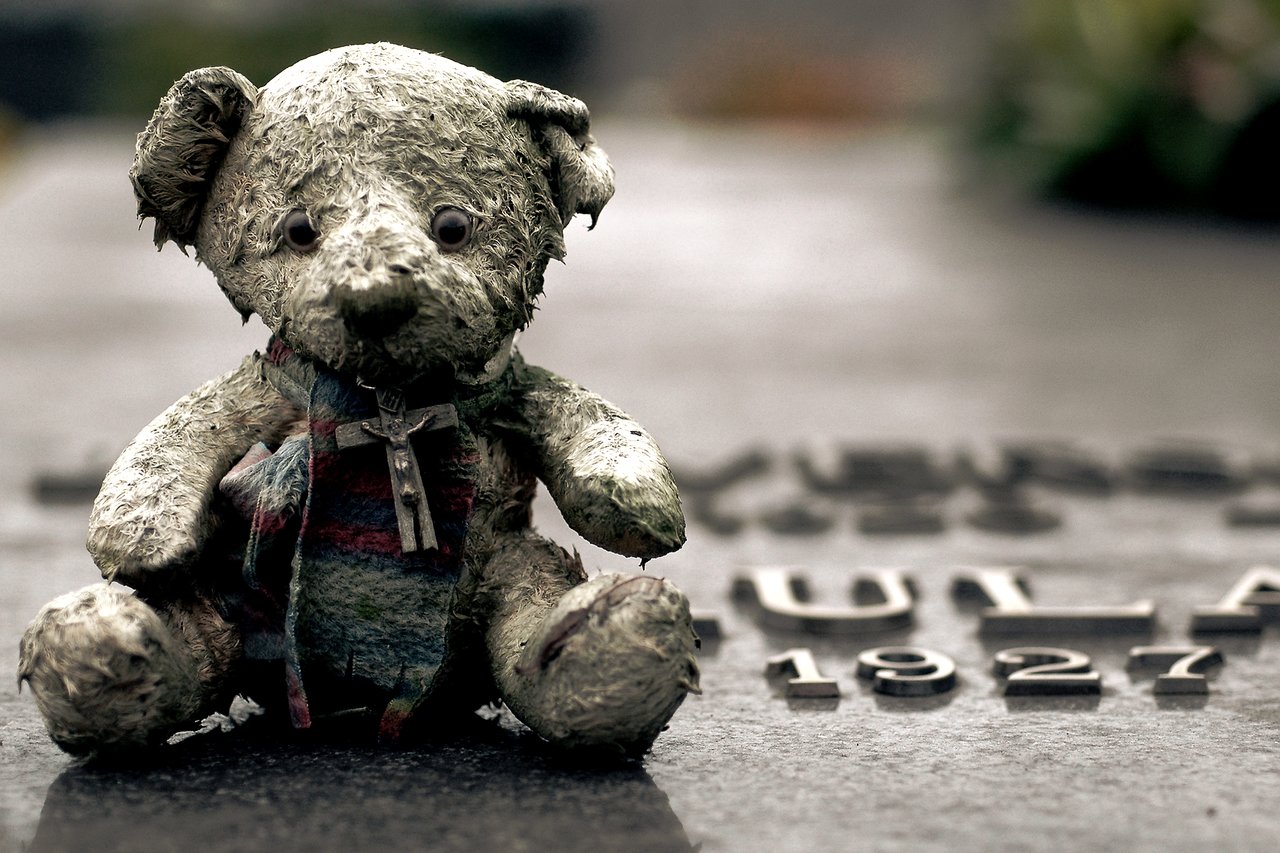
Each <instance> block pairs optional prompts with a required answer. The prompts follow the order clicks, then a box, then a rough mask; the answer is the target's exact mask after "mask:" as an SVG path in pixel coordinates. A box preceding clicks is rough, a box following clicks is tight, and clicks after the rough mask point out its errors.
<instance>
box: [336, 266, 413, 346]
mask: <svg viewBox="0 0 1280 853" xmlns="http://www.w3.org/2000/svg"><path fill="white" fill-rule="evenodd" d="M413 275H414V271H413V268H412V267H410V266H408V265H407V264H402V263H391V264H387V265H386V267H385V271H384V272H383V274H382V275H379V276H377V279H380V280H368V281H362V282H360V283H359V284H355V285H341V286H339V287H338V288H337V290H336V292H335V293H334V303H335V305H336V307H337V309H338V314H339V316H341V317H342V321H343V322H344V323H345V324H346V325H347V327H348V328H349V329H351V331H353V332H355V333H356V334H358V335H361V336H365V335H369V334H374V333H378V332H383V333H385V332H391V331H394V330H396V329H398V328H400V327H401V326H403V325H404V324H405V323H406V322H408V321H409V320H410V319H411V318H412V317H413V316H414V315H415V314H417V313H418V302H419V296H418V292H417V288H416V287H415V285H414V282H413ZM370 278H371V279H372V278H374V275H373V274H372V273H370Z"/></svg>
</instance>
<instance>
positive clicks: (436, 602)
mask: <svg viewBox="0 0 1280 853" xmlns="http://www.w3.org/2000/svg"><path fill="white" fill-rule="evenodd" d="M261 364H262V366H263V376H264V378H265V379H266V380H267V381H269V382H270V383H271V384H272V385H273V386H275V387H276V388H277V389H278V390H279V391H280V393H281V394H282V395H283V396H285V397H286V398H287V399H289V400H290V401H291V402H293V403H295V405H298V406H299V407H300V408H305V409H306V411H307V433H306V434H305V435H298V436H292V437H290V438H288V439H286V440H285V441H284V442H283V443H282V444H281V445H280V446H279V447H278V448H275V449H274V450H273V449H272V448H268V447H266V446H263V445H259V446H258V447H256V448H254V449H253V450H251V451H250V452H249V454H248V455H246V457H245V458H244V460H242V461H241V463H240V464H238V465H237V466H236V467H235V468H233V469H232V470H231V472H230V473H229V474H227V476H226V477H225V478H224V479H223V481H222V483H221V486H220V488H221V491H222V492H223V494H224V495H225V496H227V497H228V498H229V499H230V500H231V502H232V504H233V505H235V506H236V507H237V508H238V509H239V510H240V511H241V512H242V513H243V514H244V515H245V516H246V517H247V518H248V519H249V524H250V531H249V539H248V543H247V547H246V551H245V557H244V564H243V579H244V587H243V591H242V594H241V595H240V596H239V600H238V601H237V602H236V606H235V607H234V610H235V615H236V617H237V621H238V622H239V624H240V627H241V630H242V636H243V638H244V647H245V654H246V656H247V657H249V658H251V659H259V660H283V661H284V663H285V678H286V686H287V690H288V705H289V712H290V717H291V720H292V722H293V725H294V726H295V727H298V728H308V727H310V725H311V723H312V715H313V712H316V711H320V712H323V713H337V712H341V711H343V710H346V709H347V708H348V707H349V706H350V704H351V701H352V698H353V697H356V696H361V695H368V693H369V688H373V689H374V692H375V693H376V695H378V696H380V697H384V698H385V700H386V705H385V708H384V709H383V710H382V712H381V720H380V724H379V736H380V738H381V739H382V740H391V741H394V740H396V739H397V738H398V737H399V735H400V733H401V731H402V729H403V727H404V725H405V723H406V722H407V721H408V719H409V716H410V715H411V713H412V711H413V709H414V708H416V707H418V706H419V705H420V704H421V703H422V701H423V699H424V698H425V697H426V696H427V695H428V694H429V692H430V690H431V686H432V683H433V680H434V677H435V674H436V671H437V670H438V669H439V666H440V664H441V661H442V660H443V659H444V656H445V652H446V650H447V649H446V644H447V628H448V619H449V605H450V599H451V596H452V593H453V588H454V584H455V582H456V580H457V578H458V576H459V574H460V572H461V568H462V558H463V548H464V544H465V541H466V536H467V529H468V524H469V522H470V519H471V513H472V509H473V502H474V498H475V483H474V476H473V472H474V468H475V465H476V464H477V462H478V461H479V453H478V451H477V448H476V443H475V440H474V438H473V436H472V434H471V431H470V429H469V428H468V426H467V421H468V420H471V419H473V418H474V417H475V416H476V415H477V414H478V412H479V410H483V409H486V408H488V407H489V406H491V405H493V404H494V403H495V402H496V401H498V400H500V399H501V397H502V396H503V395H502V391H503V390H504V387H505V385H506V383H509V381H510V376H509V373H510V371H509V370H508V371H507V373H506V374H504V375H503V376H501V377H499V379H497V380H495V382H493V383H490V385H489V386H484V387H481V388H476V389H468V390H471V391H473V393H472V394H471V395H469V397H468V398H467V399H459V398H458V396H457V388H456V387H455V386H453V385H452V383H448V384H446V385H445V387H447V388H448V390H447V391H446V392H444V393H439V392H437V393H435V394H432V393H430V390H431V389H429V388H427V389H424V388H423V387H422V385H423V383H419V385H417V386H415V387H414V388H411V389H409V390H408V392H407V393H408V395H409V396H410V399H412V401H413V402H412V405H414V406H419V405H429V404H438V403H448V402H452V403H453V404H454V405H455V406H456V407H457V408H458V410H459V418H458V420H459V424H458V427H457V429H456V430H448V431H439V432H430V433H423V434H420V435H416V436H415V437H414V451H415V455H416V458H417V461H418V467H419V469H420V471H421V474H422V480H423V484H424V488H425V491H426V499H427V504H428V506H429V508H430V513H431V518H432V521H433V523H434V527H435V535H436V539H437V541H438V547H437V548H436V549H434V550H430V551H413V552H409V553H404V552H402V551H401V539H400V534H399V530H398V527H397V520H396V511H395V503H394V499H393V497H392V485H391V479H390V474H389V472H388V468H387V456H386V451H385V448H384V446H383V445H382V444H381V443H380V442H373V443H371V444H369V445H366V446H363V447H348V448H346V449H344V450H339V449H338V444H337V440H336V438H335V431H336V430H337V428H338V427H339V426H340V425H342V424H347V423H351V422H359V421H361V420H362V419H365V420H367V419H370V418H373V419H375V420H376V418H377V407H376V405H375V403H374V399H373V392H372V391H370V390H368V389H365V388H362V387H361V386H358V385H356V384H355V383H353V382H351V381H350V380H348V379H345V378H343V377H341V376H339V375H338V374H336V373H334V372H333V371H331V370H329V369H327V368H326V367H324V366H322V365H318V364H316V363H314V362H311V361H309V360H307V359H305V358H303V357H301V356H298V355H296V354H294V353H293V352H292V351H291V350H290V349H289V348H288V347H286V346H284V345H283V344H282V343H280V342H279V341H277V340H275V339H273V340H272V344H271V347H270V349H269V350H268V353H267V355H266V357H265V358H264V359H263V360H262V362H261ZM344 703H345V704H344Z"/></svg>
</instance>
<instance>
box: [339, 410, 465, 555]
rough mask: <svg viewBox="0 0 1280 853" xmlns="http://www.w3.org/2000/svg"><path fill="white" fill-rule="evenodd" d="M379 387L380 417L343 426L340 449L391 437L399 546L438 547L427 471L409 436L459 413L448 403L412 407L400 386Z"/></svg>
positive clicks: (453, 421)
mask: <svg viewBox="0 0 1280 853" xmlns="http://www.w3.org/2000/svg"><path fill="white" fill-rule="evenodd" d="M375 390H376V392H377V395H378V421H377V422H376V423H375V422H374V421H373V420H365V421H356V422H354V423H349V424H342V425H341V426H339V427H338V428H337V430H336V431H335V433H334V437H335V438H336V439H337V442H338V449H339V450H346V449H347V448H348V447H360V446H362V445H368V444H372V443H373V442H375V441H383V442H386V448H387V467H388V468H389V469H390V472H391V496H392V498H394V500H395V506H396V523H397V525H398V526H399V528H400V549H401V550H402V551H404V552H405V553H406V554H407V553H410V552H412V551H430V550H433V549H435V548H437V547H438V543H437V541H436V529H435V524H434V523H433V522H432V520H431V510H430V508H429V507H428V506H427V493H426V490H425V489H424V488H423V485H422V472H421V470H419V468H418V458H417V456H415V455H414V452H413V444H412V443H411V441H410V438H411V436H412V435H413V434H414V433H416V432H419V431H422V430H428V431H430V430H438V429H449V428H452V427H456V426H457V425H458V412H457V410H456V409H454V407H453V406H452V405H450V404H448V403H445V404H443V405H439V406H428V407H426V408H424V409H407V408H406V406H405V401H404V395H403V394H402V393H400V391H398V390H396V389H394V388H378V389H375Z"/></svg>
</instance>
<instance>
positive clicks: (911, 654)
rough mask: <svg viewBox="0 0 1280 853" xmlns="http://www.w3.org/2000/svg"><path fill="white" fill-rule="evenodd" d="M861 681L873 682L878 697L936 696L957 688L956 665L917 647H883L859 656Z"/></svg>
mask: <svg viewBox="0 0 1280 853" xmlns="http://www.w3.org/2000/svg"><path fill="white" fill-rule="evenodd" d="M857 674H858V677H859V678H870V679H871V687H872V689H873V690H875V691H876V692H877V693H887V694H888V695H890V696H933V695H935V694H938V693H946V692H947V691H948V690H950V689H951V688H953V687H955V686H956V662H955V661H953V660H952V659H951V658H949V657H947V656H946V655H944V654H942V653H941V652H935V651H932V650H930V649H921V648H916V647H915V646H881V647H880V648H878V649H867V650H866V651H865V652H862V653H861V654H860V655H858V669H857Z"/></svg>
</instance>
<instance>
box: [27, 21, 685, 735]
mask: <svg viewBox="0 0 1280 853" xmlns="http://www.w3.org/2000/svg"><path fill="white" fill-rule="evenodd" d="M131 178H132V180H133V185H134V188H135V191H136V194H137V198H138V210H139V213H140V215H141V216H144V217H153V218H154V219H155V239H156V243H157V245H163V243H164V242H165V241H168V240H172V241H173V242H175V243H176V244H178V246H180V247H183V248H184V250H185V248H186V247H187V246H194V247H195V250H196V255H197V258H198V259H199V260H200V261H201V262H202V263H203V264H205V265H206V266H207V267H209V268H210V269H211V270H212V271H213V273H214V275H215V276H216V277H217V280H218V284H219V285H220V286H221V288H222V290H223V291H224V292H225V293H226V295H227V296H228V298H229V299H230V300H231V302H232V304H233V305H234V306H235V307H236V309H237V310H239V311H240V312H241V313H242V314H244V315H245V316H246V317H247V316H248V315H249V314H250V313H256V314H258V315H259V316H260V317H261V318H262V320H263V321H264V322H265V323H266V325H267V326H268V327H269V328H270V329H271V330H272V332H273V333H274V335H273V337H272V340H271V344H270V347H269V349H268V351H267V352H266V354H265V355H259V354H254V355H253V356H251V357H250V358H248V359H246V360H245V361H244V363H243V364H242V365H241V366H240V367H239V368H238V369H236V370H234V371H232V372H230V373H228V374H227V375H225V376H222V377H220V378H218V379H215V380H213V381H212V382H210V383H208V384H206V385H204V386H202V387H201V388H199V389H197V390H196V391H194V392H192V393H191V394H190V395H188V396H187V397H185V398H183V399H182V400H180V401H178V402H177V403H176V404H174V405H173V407H171V408H170V409H169V410H168V411H166V412H165V413H163V414H162V415H160V417H159V418H157V419H156V420H155V421H153V422H152V423H151V424H150V425H149V426H148V427H147V428H146V429H145V430H143V432H142V433H141V434H140V435H139V436H138V437H137V438H135V439H134V441H133V442H132V443H131V444H130V445H129V447H128V448H127V449H126V450H125V451H124V454H123V455H122V456H121V457H120V459H119V460H118V461H117V462H116V464H115V466H114V467H113V468H112V469H111V471H110V473H109V474H108V475H107V477H106V480H105V482H104V483H103V486H102V491H101V493H100V494H99V496H98V499H97V502H96V503H95V505H94V509H93V516H92V520H91V523H90V531H89V550H90V552H91V553H92V555H93V557H94V559H95V561H96V562H97V564H98V566H99V568H100V569H101V570H102V573H103V575H104V577H106V578H107V580H108V581H119V582H123V583H126V584H128V585H130V586H132V587H134V588H135V589H136V591H137V592H136V594H132V593H129V592H127V591H126V590H125V589H123V588H122V587H121V586H120V585H118V584H111V583H107V584H98V585H95V586H91V587H88V588H86V589H83V590H80V591H78V592H75V593H70V594H68V595H65V596H63V597H61V598H58V599H57V600H55V601H53V602H51V603H50V604H48V605H46V606H45V608H44V609H43V610H42V611H41V612H40V614H39V615H38V616H37V617H36V619H35V621H34V622H33V623H32V624H31V626H30V628H28V630H27V632H26V634H25V636H24V637H23V639H22V644H21V660H20V669H19V677H20V678H21V679H25V680H26V681H28V682H29V683H30V685H31V687H32V691H33V693H34V694H35V698H36V701H37V704H38V706H39V708H40V710H41V711H42V712H43V714H44V717H45V720H46V722H47V725H48V727H49V731H50V733H51V734H52V736H53V739H54V740H55V741H56V742H57V743H58V744H59V745H60V746H62V747H63V748H64V749H66V750H67V751H69V752H74V753H86V752H87V753H93V752H104V751H111V750H119V749H127V748H132V747H135V746H138V745H143V744H152V743H157V742H159V741H162V740H164V739H165V738H166V737H167V736H169V735H170V734H171V733H173V732H174V731H175V730H176V729H178V728H181V727H183V726H184V725H185V724H189V722H190V721H191V720H193V719H194V718H195V717H196V716H198V715H199V714H201V713H202V711H207V710H208V709H210V708H212V707H215V706H218V705H219V704H222V705H223V707H225V703H226V702H227V701H228V699H229V698H230V696H231V695H232V694H234V693H235V692H237V691H242V690H244V689H245V684H246V683H249V680H250V678H251V677H252V678H253V679H256V680H255V681H254V682H253V683H254V684H256V685H258V686H257V688H256V689H259V690H260V691H261V690H265V691H266V693H267V695H265V696H263V695H260V694H259V695H255V698H257V699H258V701H260V702H262V703H263V704H265V705H268V706H271V705H272V704H275V705H276V706H278V707H280V708H282V709H283V710H282V716H283V712H287V715H288V718H289V719H290V720H291V721H292V724H293V725H294V726H295V727H298V728H308V727H311V726H313V725H319V724H321V723H322V722H323V721H324V720H325V719H326V718H334V717H338V718H342V719H344V720H348V721H350V720H353V719H356V720H359V719H367V720H368V721H369V727H370V729H372V728H373V727H374V726H375V725H376V727H377V731H378V733H379V735H380V737H381V738H382V739H383V740H397V739H399V738H402V737H408V736H410V735H412V734H414V733H415V732H416V733H419V734H420V733H422V732H424V731H428V730H429V731H436V730H438V729H440V728H442V727H444V726H445V725H446V724H448V723H449V722H451V721H456V720H458V719H461V718H462V716H463V715H466V714H469V713H470V712H472V711H474V710H475V709H476V708H478V707H480V706H481V705H483V704H485V703H487V702H491V701H495V700H497V699H501V700H503V701H505V702H506V704H507V705H508V706H509V707H510V708H511V710H512V711H513V712H514V713H515V715H516V716H517V717H519V718H520V719H521V720H522V721H524V722H525V723H526V724H527V725H528V726H529V727H530V728H532V729H533V730H534V731H535V732H537V733H538V734H539V735H541V736H542V737H544V738H546V739H547V740H549V741H552V742H554V743H557V744H561V745H565V746H568V747H575V748H597V749H604V750H611V751H619V752H624V753H631V754H634V753H638V752H642V751H644V750H645V749H647V748H648V747H649V746H650V745H651V744H652V742H653V740H654V738H655V737H656V736H657V734H658V732H659V730H661V729H662V728H663V726H664V725H665V724H666V723H667V721H668V720H669V719H670V717H671V715H672V714H673V713H674V712H675V710H676V708H677V707H678V706H679V704H680V702H681V701H682V700H683V698H684V696H685V694H686V693H687V692H688V691H696V690H697V683H698V670H697V664H696V662H695V660H694V658H693V646H694V642H695V637H694V635H693V631H692V628H691V624H690V618H689V611H688V603H687V601H686V600H685V598H684V596H683V595H682V594H681V593H680V592H679V591H677V590H676V589H675V588H674V587H673V586H671V585H670V584H668V583H666V582H664V581H663V580H661V579H658V578H655V577H651V576H646V575H636V576H630V575H620V574H604V575H600V576H597V577H594V578H591V579H590V580H588V579H587V576H586V574H585V573H584V571H583V569H582V566H581V564H580V562H579V560H578V559H577V557H576V555H570V554H568V553H566V552H565V551H564V550H562V549H561V548H560V547H558V546H556V545H554V544H552V543H551V542H549V541H547V540H546V539H543V538H541V537H539V536H538V535H537V534H535V533H534V532H533V531H532V530H531V528H530V501H531V499H532V496H533V494H534V490H535V487H536V483H535V477H537V478H540V479H541V480H542V481H543V482H544V483H545V484H546V487H547V489H548V490H549V492H550V493H551V495H552V496H553V498H554V499H555V501H556V502H557V504H558V505H559V507H560V509H561V511H562V513H563V514H564V517H565V518H566V520H567V521H568V522H569V524H570V525H572V526H573V528H574V529H575V530H577V531H578V532H580V533H581V534H582V535H583V536H584V537H585V538H586V539H588V540H589V541H591V542H594V543H596V544H598V545H600V546H602V547H604V548H607V549H609V550H612V551H615V552H618V553H621V554H625V555H628V556H632V557H639V558H641V559H642V560H643V559H647V558H652V557H657V556H660V555H662V554H666V553H668V552H670V551H673V550H675V549H677V548H679V547H680V545H681V544H682V543H683V541H684V519H683V516H682V514H681V510H680V505H679V501H678V498H677V495H676V490H675V487H674V485H673V483H672V479H671V474H670V471H669V469H668V467H667V465H666V463H665V461H664V460H663V458H662V455H661V453H660V452H659V450H658V448H657V446H656V445H655V444H654V442H653V439H652V438H650V436H649V434H648V433H647V432H645V431H644V430H643V429H642V428H641V427H640V426H639V424H637V423H636V422H634V421H633V420H631V419H630V418H629V417H628V416H627V415H626V414H624V413H623V412H621V411H619V410H618V409H616V408H614V407H613V406H611V405H609V404H608V403H606V402H605V401H604V400H602V399H601V398H600V397H598V396H596V395H595V394H592V393H590V392H588V391H586V390H584V389H582V388H580V387H578V386H576V385H574V384H572V383H570V382H567V381H566V380H564V379H561V378H559V377H557V376H555V375H553V374H551V373H549V372H547V371H545V370H542V369H540V368H537V367H533V366H530V365H527V364H525V363H524V362H523V361H522V360H521V358H520V356H519V354H518V353H516V352H515V351H514V350H513V347H512V342H513V339H514V336H515V333H516V332H517V331H518V330H519V329H521V328H523V327H524V326H525V325H526V324H527V323H528V322H529V320H530V317H531V316H532V312H533V308H534V303H535V300H536V299H537V297H538V295H539V294H540V293H541V291H542V277H543V270H544V269H545V267H546V265H547V262H548V260H550V259H552V258H557V259H558V258H560V257H562V255H563V253H564V246H563V238H562V232H563V229H564V227H565V225H566V224H567V223H568V221H569V219H570V218H571V217H572V216H573V215H574V214H575V213H585V214H589V215H590V216H591V217H592V220H593V223H594V220H595V218H596V216H597V215H598V214H599V212H600V210H601V208H602V207H603V206H604V204H605V202H606V201H608V199H609V198H610V196H611V195H612V193H613V169H612V167H611V166H610V164H609V161H608V159H607V158H606V156H605V154H604V152H603V151H602V150H601V149H600V148H598V147H597V146H596V144H595V141H594V140H593V139H592V137H591V135H590V133H589V127H588V115H587V110H586V107H584V106H583V104H582V103H581V102H580V101H578V100H576V99H574V98H571V97H568V96H565V95H563V94H560V93H559V92H555V91H552V90H549V89H546V88H543V87H541V86H537V85H534V84H531V83H526V82H523V81H512V82H509V83H502V82H500V81H498V80H495V79H494V78H492V77H489V76H487V75H485V74H483V73H481V72H479V71H476V70H474V69H471V68H467V67H464V66H461V65H458V64H456V63H453V62H450V61H448V60H446V59H443V58H441V57H439V56H434V55H431V54H427V53H422V52H419V51H415V50H409V49H406V48H402V47H396V46H393V45H387V44H378V45H366V46H360V47H349V48H343V49H338V50H332V51H328V52H326V53H323V54H320V55H318V56H315V57H312V58H310V59H307V60H304V61H302V62H300V63H298V64H297V65H295V66H293V67H292V68H290V69H288V70H286V71H285V72H283V73H282V74H280V75H279V76H278V77H277V78H276V79H275V80H273V81H272V82H271V83H269V84H268V85H266V86H264V87H263V88H261V89H257V88H255V87H254V86H253V84H251V83H250V82H249V81H248V80H246V79H245V78H244V77H242V76H241V75H239V74H237V73H236V72H234V71H231V70H230V69H226V68H206V69H202V70H198V71H193V72H191V73H190V74H188V75H186V76H185V77H184V78H183V79H181V80H179V81H178V82H177V83H175V84H174V86H173V88H172V89H171V90H170V91H169V93H168V95H166V96H165V98H164V99H163V100H162V101H161V103H160V106H159V108H158V109H157V110H156V113H155V115H154V116H153V118H152V119H151V122H150V124H149V125H148V126H147V128H146V130H145V131H144V132H143V133H142V134H141V135H140V136H139V138H138V148H137V155H136V159H135V161H134V165H133V169H132V171H131ZM264 673H265V674H266V675H265V676H264ZM264 685H265V686H264ZM277 694H278V695H277Z"/></svg>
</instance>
